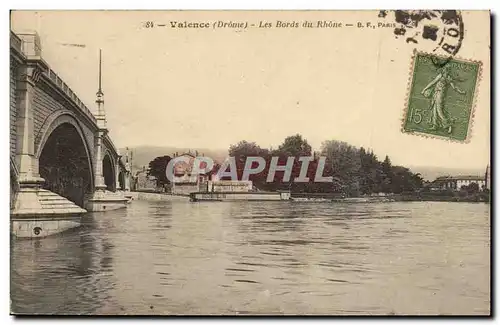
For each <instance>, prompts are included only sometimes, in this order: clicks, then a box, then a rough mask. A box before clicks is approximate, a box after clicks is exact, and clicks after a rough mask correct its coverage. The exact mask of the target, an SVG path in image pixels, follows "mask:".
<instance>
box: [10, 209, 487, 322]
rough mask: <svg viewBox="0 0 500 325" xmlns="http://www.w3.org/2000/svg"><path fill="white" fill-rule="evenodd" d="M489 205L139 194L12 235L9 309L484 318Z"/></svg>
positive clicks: (91, 312)
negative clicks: (71, 222) (65, 228)
mask: <svg viewBox="0 0 500 325" xmlns="http://www.w3.org/2000/svg"><path fill="white" fill-rule="evenodd" d="M489 213H490V211H489V206H488V205H484V204H467V203H446V202H442V203H424V202H415V203H388V204H329V203H314V204H307V203H290V202H268V203H262V202H233V203H225V202H220V203H212V202H211V203H190V202H143V201H134V202H133V203H132V204H131V205H130V206H129V208H128V209H127V210H117V211H109V212H106V213H95V214H88V215H87V217H86V219H85V220H86V222H85V224H84V225H83V226H82V227H81V228H79V229H77V230H74V231H72V232H68V233H65V234H64V235H61V236H59V237H52V238H45V239H41V240H40V239H39V240H13V241H12V244H11V246H12V276H11V283H12V285H11V291H12V292H11V296H12V310H13V311H15V312H20V313H45V314H47V313H69V314H135V315H137V314H141V315H142V314H389V313H395V314H464V313H465V314H478V313H479V314H481V313H488V311H489V276H490V274H489V265H490V264H489V263H490V261H489V249H490V240H489V233H490V230H489V222H490V221H489Z"/></svg>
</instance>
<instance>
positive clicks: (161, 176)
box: [148, 156, 172, 187]
mask: <svg viewBox="0 0 500 325" xmlns="http://www.w3.org/2000/svg"><path fill="white" fill-rule="evenodd" d="M170 160H172V157H170V156H160V157H156V158H155V159H153V160H151V161H150V162H149V169H148V176H154V177H155V178H156V186H158V187H160V186H164V185H165V184H169V183H170V181H169V180H168V178H167V174H166V170H167V165H168V163H169V162H170Z"/></svg>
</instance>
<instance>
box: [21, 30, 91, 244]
mask: <svg viewBox="0 0 500 325" xmlns="http://www.w3.org/2000/svg"><path fill="white" fill-rule="evenodd" d="M20 36H21V37H20V39H21V42H22V49H23V51H22V52H21V53H18V55H16V56H14V57H13V59H14V60H13V61H14V62H12V63H13V64H14V65H15V68H14V70H13V71H11V74H12V75H11V80H12V78H13V80H12V81H11V85H12V83H14V84H15V95H14V96H15V106H14V107H12V105H11V109H12V108H14V109H15V111H16V120H15V125H16V129H15V133H16V142H15V166H16V168H15V170H14V173H15V174H16V177H15V179H16V180H14V182H17V184H16V186H15V188H16V189H17V192H16V193H14V194H13V195H14V198H13V200H12V206H11V233H12V234H13V235H15V236H17V237H43V236H48V235H51V234H54V233H57V232H61V231H64V230H66V229H69V228H72V227H75V226H79V225H80V217H81V215H82V213H85V212H87V211H85V210H84V209H82V208H81V207H79V206H77V205H76V204H74V203H73V202H71V201H69V200H67V199H65V198H63V197H62V196H60V195H58V194H56V193H53V192H51V191H48V190H45V189H42V185H43V183H44V179H43V178H41V177H40V175H39V165H38V159H37V158H36V156H35V145H34V138H35V136H34V134H35V132H34V110H33V101H34V96H35V88H36V85H37V83H38V81H39V79H40V75H41V74H42V73H43V72H44V71H46V70H47V68H48V65H47V64H46V63H45V62H44V61H43V60H42V59H41V57H40V55H41V49H40V40H39V38H38V35H36V34H26V35H20ZM11 172H13V171H12V170H11Z"/></svg>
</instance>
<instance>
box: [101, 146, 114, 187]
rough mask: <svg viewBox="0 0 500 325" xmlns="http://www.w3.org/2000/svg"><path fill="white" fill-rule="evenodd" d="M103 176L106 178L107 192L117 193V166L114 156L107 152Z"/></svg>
mask: <svg viewBox="0 0 500 325" xmlns="http://www.w3.org/2000/svg"><path fill="white" fill-rule="evenodd" d="M102 176H103V177H104V184H106V190H108V191H112V192H115V191H116V165H115V160H114V159H113V155H112V154H111V153H110V152H109V150H106V151H105V152H104V157H103V159H102Z"/></svg>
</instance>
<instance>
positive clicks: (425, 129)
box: [402, 51, 481, 142]
mask: <svg viewBox="0 0 500 325" xmlns="http://www.w3.org/2000/svg"><path fill="white" fill-rule="evenodd" d="M480 76H481V62H479V61H472V60H463V59H459V58H456V57H453V58H450V57H444V56H437V55H434V54H429V53H423V52H418V51H415V52H414V57H413V62H412V69H411V75H410V81H409V89H408V95H407V102H406V107H405V113H404V118H403V126H402V131H403V132H406V133H415V134H419V135H426V136H431V137H436V138H442V139H447V140H451V141H458V142H466V141H468V140H469V137H470V131H471V127H472V123H473V118H474V105H475V98H476V95H477V94H476V93H477V89H478V88H477V86H478V83H479V80H480Z"/></svg>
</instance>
